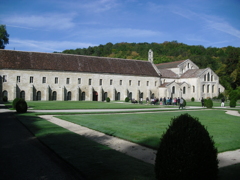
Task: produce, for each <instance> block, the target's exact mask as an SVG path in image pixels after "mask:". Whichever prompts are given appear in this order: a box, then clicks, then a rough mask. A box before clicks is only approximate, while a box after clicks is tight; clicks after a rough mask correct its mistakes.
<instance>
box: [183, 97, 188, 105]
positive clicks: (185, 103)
mask: <svg viewBox="0 0 240 180" xmlns="http://www.w3.org/2000/svg"><path fill="white" fill-rule="evenodd" d="M186 105H187V102H186V100H185V99H183V107H186Z"/></svg>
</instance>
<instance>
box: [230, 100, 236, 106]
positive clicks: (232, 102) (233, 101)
mask: <svg viewBox="0 0 240 180" xmlns="http://www.w3.org/2000/svg"><path fill="white" fill-rule="evenodd" d="M229 105H230V107H236V105H237V101H236V99H231V100H230V103H229Z"/></svg>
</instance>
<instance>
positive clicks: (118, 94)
mask: <svg viewBox="0 0 240 180" xmlns="http://www.w3.org/2000/svg"><path fill="white" fill-rule="evenodd" d="M120 96H121V93H120V92H118V93H117V100H118V101H119V100H120V98H121V97H120Z"/></svg>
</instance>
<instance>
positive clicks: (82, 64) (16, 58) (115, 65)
mask: <svg viewBox="0 0 240 180" xmlns="http://www.w3.org/2000/svg"><path fill="white" fill-rule="evenodd" d="M0 68H1V69H19V70H50V71H74V72H89V73H109V74H123V75H137V76H155V77H159V75H158V73H157V72H156V70H155V69H154V67H153V65H152V63H151V62H148V61H141V60H126V59H118V58H106V57H95V56H82V55H69V54H60V53H39V52H24V51H11V50H0Z"/></svg>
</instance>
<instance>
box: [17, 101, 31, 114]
mask: <svg viewBox="0 0 240 180" xmlns="http://www.w3.org/2000/svg"><path fill="white" fill-rule="evenodd" d="M27 108H28V107H27V103H26V101H25V100H24V99H19V100H18V101H17V103H16V111H17V112H18V113H26V112H27Z"/></svg>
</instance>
